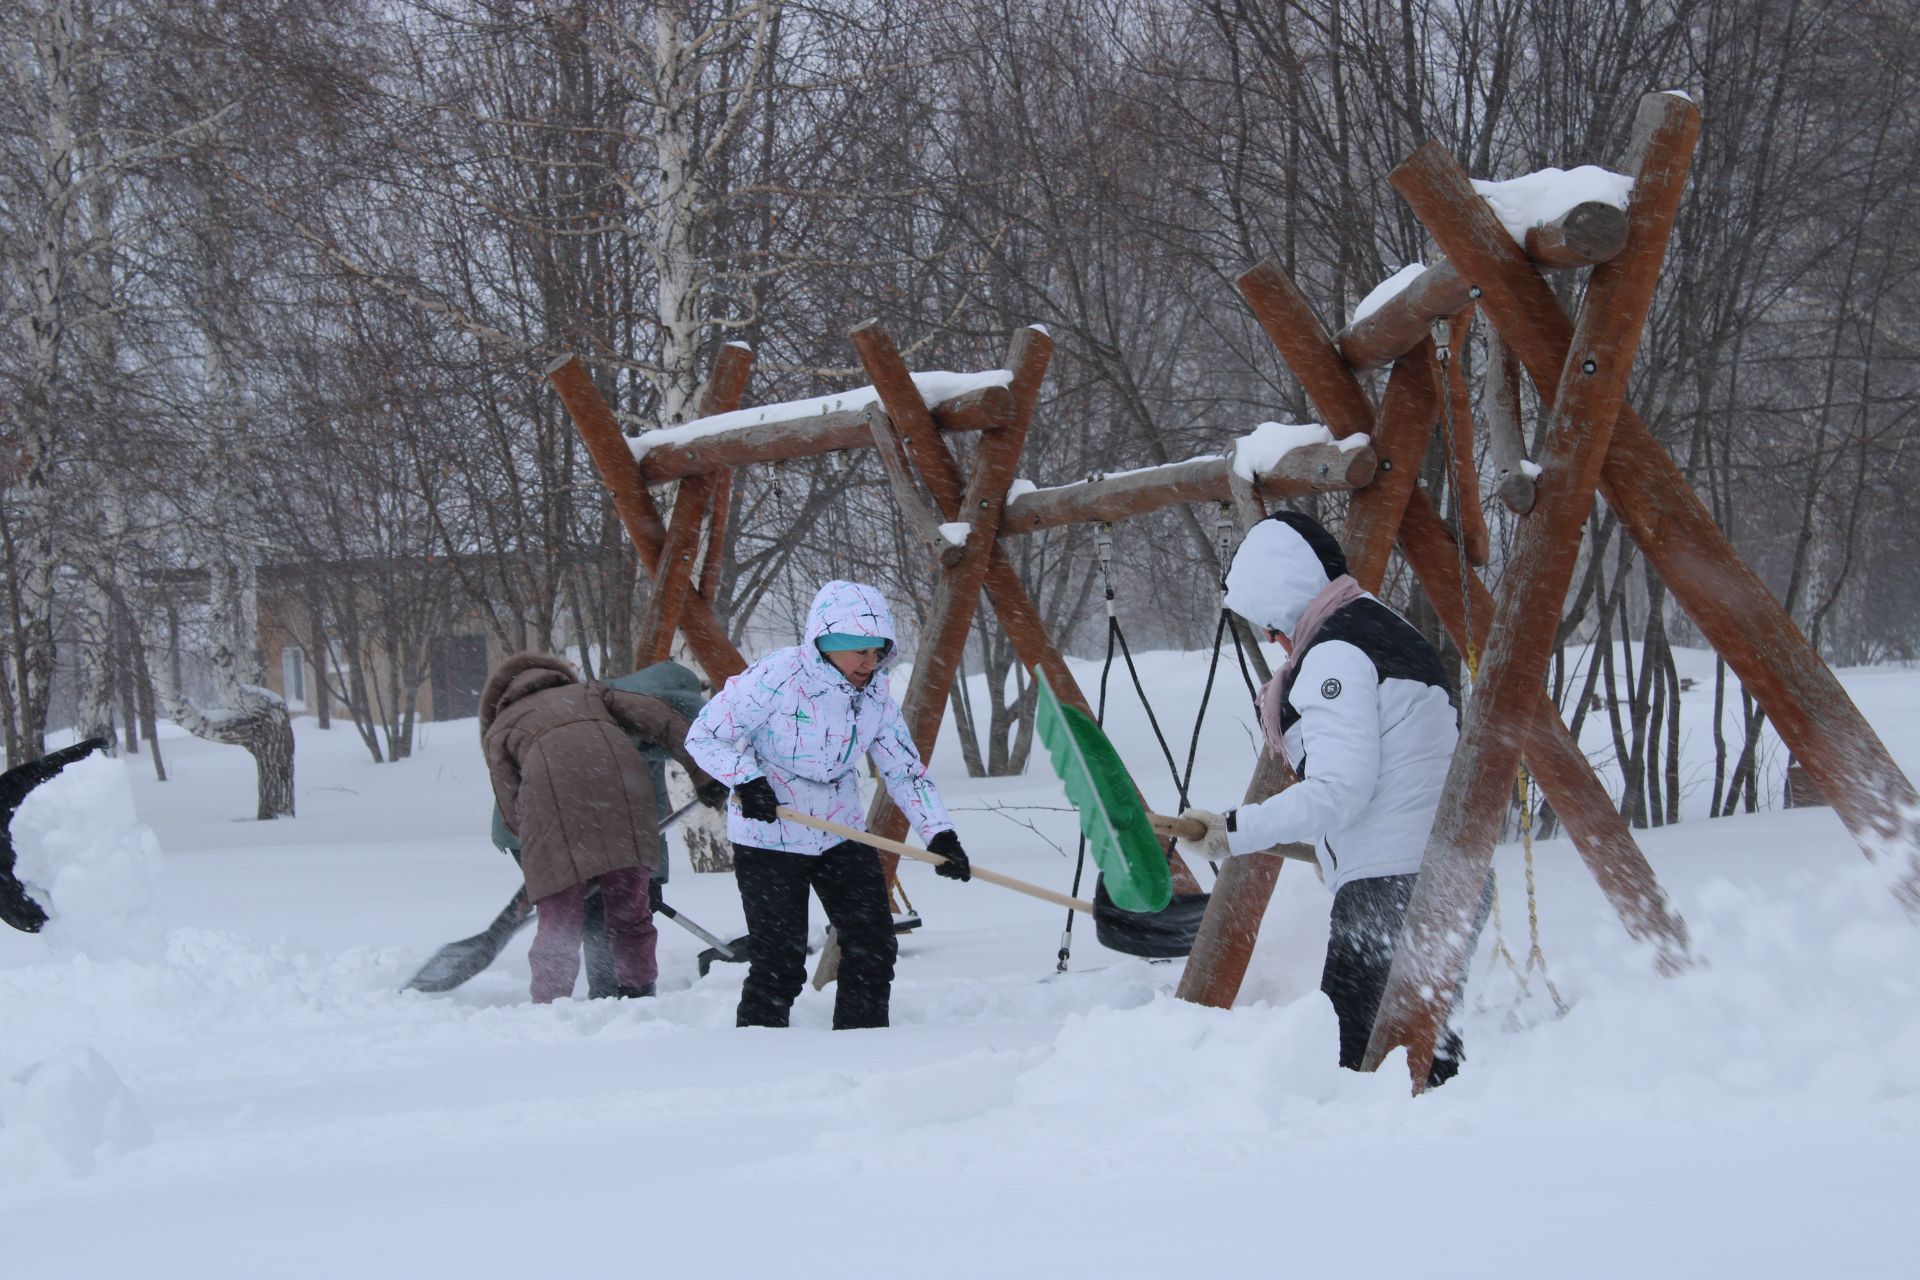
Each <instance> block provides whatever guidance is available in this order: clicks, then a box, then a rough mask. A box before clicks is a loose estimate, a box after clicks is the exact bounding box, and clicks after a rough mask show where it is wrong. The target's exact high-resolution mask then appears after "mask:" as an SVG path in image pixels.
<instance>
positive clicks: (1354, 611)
mask: <svg viewBox="0 0 1920 1280" xmlns="http://www.w3.org/2000/svg"><path fill="white" fill-rule="evenodd" d="M1329 640H1345V641H1346V642H1347V643H1348V644H1350V645H1352V646H1353V647H1354V648H1356V649H1358V650H1360V652H1362V653H1364V654H1366V655H1367V659H1368V661H1370V662H1372V663H1373V669H1374V671H1375V672H1377V673H1378V675H1379V678H1380V679H1381V680H1382V681H1383V682H1384V681H1387V680H1411V681H1412V682H1414V683H1415V684H1426V685H1432V686H1434V687H1435V688H1438V689H1444V690H1445V691H1446V694H1447V698H1448V699H1449V700H1450V701H1451V700H1452V698H1453V685H1452V683H1451V682H1450V681H1449V680H1448V679H1447V669H1446V667H1445V666H1443V665H1442V664H1441V662H1440V655H1439V654H1438V653H1436V652H1434V648H1433V646H1432V645H1430V644H1428V643H1427V640H1426V637H1425V636H1423V635H1421V634H1420V633H1419V632H1418V631H1416V630H1415V629H1414V626H1413V624H1412V623H1411V622H1408V621H1407V620H1406V619H1405V618H1403V617H1401V616H1400V615H1399V614H1397V613H1395V612H1394V611H1393V610H1391V609H1389V608H1387V606H1385V605H1384V604H1381V603H1380V602H1379V601H1378V600H1355V601H1354V602H1353V603H1352V604H1349V605H1346V606H1345V607H1343V608H1341V609H1338V610H1336V611H1335V612H1334V614H1333V616H1332V617H1330V618H1328V619H1327V620H1326V621H1325V622H1324V623H1322V624H1321V625H1320V630H1319V631H1318V632H1316V633H1315V634H1314V637H1313V641H1312V643H1310V644H1308V645H1307V647H1306V649H1305V650H1303V651H1302V652H1301V654H1300V659H1299V661H1298V662H1295V663H1294V664H1293V670H1292V671H1291V672H1289V673H1288V675H1287V687H1286V688H1284V689H1282V690H1281V691H1280V692H1281V695H1282V697H1281V703H1280V721H1281V724H1280V728H1281V732H1283V733H1284V732H1285V731H1286V730H1288V729H1291V728H1292V727H1293V722H1294V721H1296V720H1298V719H1299V718H1300V713H1299V712H1298V711H1297V710H1295V709H1294V706H1293V699H1292V694H1293V681H1294V679H1295V678H1296V677H1298V676H1299V674H1300V667H1301V665H1302V664H1303V663H1305V662H1306V659H1307V654H1308V653H1310V652H1312V651H1313V648H1314V646H1315V645H1319V644H1324V643H1326V642H1327V641H1329Z"/></svg>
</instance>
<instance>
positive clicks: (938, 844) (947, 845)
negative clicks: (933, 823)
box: [927, 831, 973, 880]
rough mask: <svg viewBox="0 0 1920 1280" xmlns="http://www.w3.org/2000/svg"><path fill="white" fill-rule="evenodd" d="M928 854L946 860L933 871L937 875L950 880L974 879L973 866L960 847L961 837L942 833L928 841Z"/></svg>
mask: <svg viewBox="0 0 1920 1280" xmlns="http://www.w3.org/2000/svg"><path fill="white" fill-rule="evenodd" d="M927 852H928V853H937V854H939V855H940V856H941V857H943V858H945V859H946V861H945V862H943V863H941V864H940V865H939V866H937V867H935V868H934V869H933V873H934V874H935V875H937V876H945V877H946V878H947V879H949V880H971V879H973V865H972V864H971V863H969V862H968V861H967V851H966V850H965V849H962V848H961V847H960V837H959V836H957V835H955V834H954V833H953V832H951V831H942V832H940V833H939V834H938V835H936V836H934V838H933V839H931V840H929V841H927Z"/></svg>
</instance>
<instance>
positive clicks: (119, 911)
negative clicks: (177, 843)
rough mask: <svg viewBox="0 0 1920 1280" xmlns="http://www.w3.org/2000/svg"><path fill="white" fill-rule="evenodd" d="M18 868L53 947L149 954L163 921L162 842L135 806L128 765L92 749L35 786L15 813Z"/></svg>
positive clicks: (98, 953) (100, 953)
mask: <svg viewBox="0 0 1920 1280" xmlns="http://www.w3.org/2000/svg"><path fill="white" fill-rule="evenodd" d="M13 847H14V851H15V853H16V854H17V855H18V857H19V865H18V874H19V876H20V879H21V880H22V881H24V882H25V883H27V884H29V885H31V886H33V890H34V897H35V898H37V899H38V900H39V901H40V902H41V903H42V904H43V905H44V906H45V907H46V908H47V914H48V916H49V917H51V918H50V919H49V921H48V922H47V927H46V929H45V930H44V931H43V933H42V936H43V937H45V938H46V939H47V941H48V942H49V943H51V944H53V946H54V947H55V948H56V949H58V950H66V951H77V952H80V953H82V954H85V955H89V956H95V957H114V956H151V955H154V954H156V953H157V952H158V950H159V946H160V928H159V925H158V923H157V922H156V921H155V920H154V919H153V916H152V914H151V907H152V903H153V896H154V882H155V879H156V878H157V877H158V875H159V872H160V843H159V841H158V840H156V839H155V838H154V835H153V832H152V831H150V830H148V829H147V828H146V827H144V826H142V825H140V821H139V819H138V818H137V817H136V816H135V814H134V808H133V788H132V785H131V781H130V779H129V778H128V775H127V766H126V765H125V764H123V763H121V762H120V761H118V760H110V759H103V758H101V757H99V756H89V757H88V758H87V759H85V760H81V761H77V762H76V763H74V764H70V765H68V766H67V767H66V768H65V769H63V770H61V772H60V773H59V774H58V775H57V776H55V777H54V778H53V779H51V780H50V781H48V782H45V783H42V784H41V785H40V786H38V787H36V788H34V790H33V791H32V792H30V793H29V794H28V796H27V798H26V801H25V802H24V803H22V804H21V806H20V809H19V811H18V812H17V813H15V814H14V818H13Z"/></svg>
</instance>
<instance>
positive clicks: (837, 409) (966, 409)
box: [628, 369, 1013, 484]
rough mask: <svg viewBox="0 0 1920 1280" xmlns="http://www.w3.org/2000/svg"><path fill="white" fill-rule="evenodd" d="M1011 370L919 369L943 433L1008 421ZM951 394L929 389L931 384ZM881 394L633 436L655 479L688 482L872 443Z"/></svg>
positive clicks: (866, 391) (755, 411) (849, 395)
mask: <svg viewBox="0 0 1920 1280" xmlns="http://www.w3.org/2000/svg"><path fill="white" fill-rule="evenodd" d="M1010 376H1011V375H1010V374H1009V373H1008V372H1007V371H1006V370H1005V369H990V370H987V371H986V372H984V373H980V374H972V375H961V374H951V373H931V374H915V375H914V382H915V384H916V385H918V386H920V387H921V388H922V392H923V394H926V399H927V402H928V405H929V407H930V409H931V412H932V413H933V420H934V422H935V424H936V425H937V426H939V427H940V429H941V430H943V431H986V430H988V429H990V428H993V427H998V426H1001V425H1003V424H1005V423H1006V422H1007V420H1008V418H1009V416H1010V415H1011V413H1012V411H1013V398H1012V396H1011V394H1010V393H1009V392H1008V390H1007V380H1008V378H1009V377H1010ZM936 388H937V389H938V390H941V391H944V392H945V395H944V397H942V398H938V402H937V403H936V402H935V401H936V395H935V394H928V392H929V391H930V389H936ZM878 402H879V397H878V396H877V395H876V394H875V393H874V390H873V388H872V387H870V386H868V387H860V388H857V389H855V390H853V391H848V392H842V393H840V394H838V395H833V396H820V397H816V398H815V399H812V400H795V401H791V402H789V403H787V404H776V405H761V406H759V407H757V408H752V409H741V410H737V411H736V412H734V413H728V414H720V415H718V416H716V417H712V418H701V419H698V420H696V421H693V422H689V423H688V424H687V425H685V426H684V427H676V428H672V429H669V430H662V431H650V432H648V433H646V434H645V435H643V436H640V437H638V438H637V439H632V440H629V441H628V444H629V446H630V447H631V448H632V449H633V452H634V456H635V457H636V458H638V459H639V460H640V463H641V466H642V469H643V470H644V471H645V472H646V477H647V483H648V484H660V483H663V482H665V481H668V480H684V479H685V478H686V477H688V476H691V475H698V474H700V473H701V472H703V471H716V470H720V469H722V468H725V467H740V466H746V465H748V464H750V463H755V462H782V461H785V460H787V459H789V458H806V457H811V456H813V455H815V454H820V453H828V452H831V451H833V450H835V449H871V448H872V447H873V435H872V432H871V430H870V428H869V427H868V426H867V418H866V409H867V406H868V405H872V404H877V403H878Z"/></svg>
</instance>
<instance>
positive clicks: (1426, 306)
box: [1334, 196, 1627, 369]
mask: <svg viewBox="0 0 1920 1280" xmlns="http://www.w3.org/2000/svg"><path fill="white" fill-rule="evenodd" d="M1475 198H1476V199H1478V197H1477V196H1476V197H1475ZM1481 203H1482V205H1483V206H1484V204H1485V201H1482V202H1481ZM1488 216H1489V217H1491V216H1492V212H1491V210H1489V212H1488ZM1503 233H1504V232H1503ZM1508 239H1509V240H1511V239H1512V237H1511V236H1509V237H1508ZM1626 242H1627V215H1626V213H1625V212H1624V211H1622V210H1621V209H1618V208H1616V207H1615V206H1613V205H1610V204H1605V203H1603V202H1599V201H1589V202H1587V203H1585V204H1577V205H1575V206H1574V207H1573V208H1571V209H1569V210H1567V212H1565V213H1563V214H1561V215H1560V217H1558V218H1556V219H1555V220H1554V221H1552V222H1550V223H1548V224H1546V225H1545V226H1540V227H1535V228H1533V229H1532V230H1531V231H1529V232H1528V233H1527V243H1526V249H1525V250H1524V252H1525V253H1526V254H1528V255H1531V261H1533V262H1534V264H1535V265H1536V266H1539V267H1545V268H1568V267H1590V266H1594V265H1596V264H1597V263H1601V262H1606V261H1608V260H1609V259H1611V258H1613V257H1614V256H1615V255H1616V254H1618V253H1619V252H1620V250H1621V248H1622V246H1624V245H1625V244H1626ZM1516 252H1520V250H1519V249H1518V246H1516ZM1476 295H1477V289H1476V286H1475V284H1474V282H1473V281H1472V280H1470V279H1468V278H1467V276H1466V275H1465V274H1463V273H1462V272H1461V270H1460V269H1459V268H1458V267H1456V266H1455V265H1454V264H1453V262H1452V261H1451V260H1450V259H1447V258H1441V259H1440V260H1439V261H1437V262H1435V263H1433V264H1432V265H1431V266H1429V267H1428V268H1427V269H1426V270H1425V271H1423V272H1421V273H1420V274H1419V275H1417V276H1415V277H1414V278H1413V280H1412V281H1410V282H1409V283H1408V285H1407V287H1406V288H1404V289H1402V290H1401V291H1400V292H1399V293H1397V294H1395V295H1394V296H1393V297H1392V298H1390V299H1389V300H1388V301H1386V302H1385V303H1383V304H1381V306H1380V308H1379V309H1378V310H1376V311H1375V312H1373V314H1371V315H1369V316H1367V317H1366V318H1365V319H1362V320H1356V321H1354V322H1353V323H1352V324H1349V325H1348V326H1347V327H1346V328H1344V329H1342V330H1341V331H1340V336H1339V337H1338V338H1336V339H1335V340H1334V341H1335V345H1336V346H1338V347H1339V348H1340V355H1341V357H1342V358H1343V359H1345V360H1346V362H1347V363H1348V364H1350V365H1352V366H1353V367H1354V368H1356V369H1373V368H1377V367H1379V366H1380V365H1383V364H1389V363H1391V362H1392V361H1393V360H1395V359H1397V358H1398V357H1400V356H1402V355H1405V354H1406V353H1407V352H1409V351H1411V350H1413V348H1414V345H1415V344H1416V343H1418V342H1419V341H1420V339H1422V338H1424V337H1426V336H1427V330H1428V329H1429V328H1431V327H1432V325H1433V322H1434V321H1436V320H1444V319H1446V318H1447V317H1448V316H1451V315H1453V314H1454V313H1455V312H1458V311H1462V310H1464V309H1465V308H1466V307H1467V306H1469V305H1470V304H1471V303H1472V302H1473V300H1474V298H1475V296H1476Z"/></svg>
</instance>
